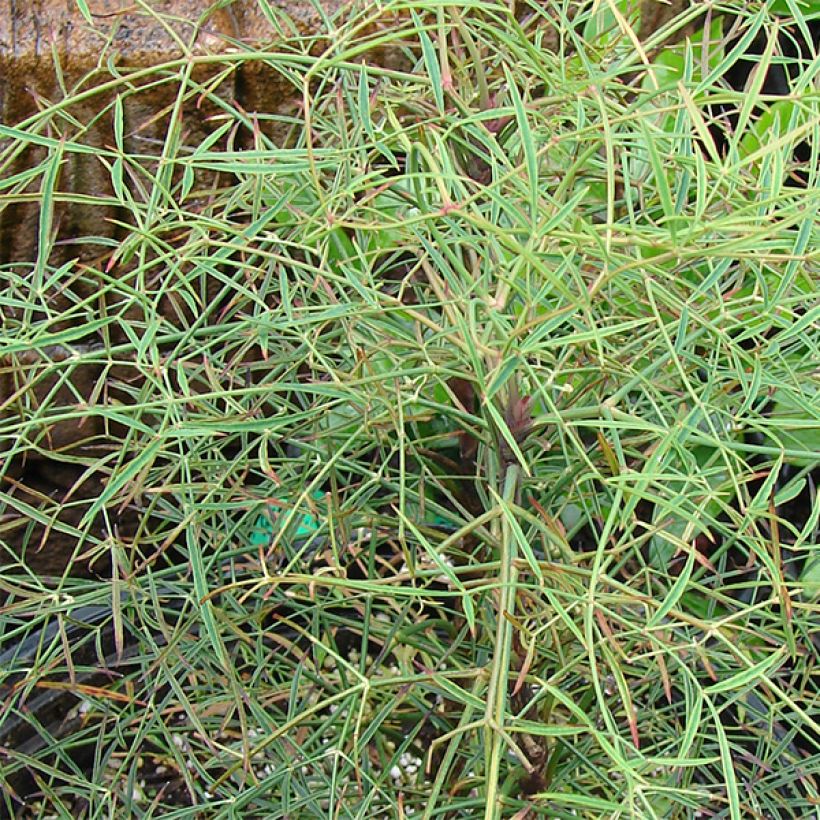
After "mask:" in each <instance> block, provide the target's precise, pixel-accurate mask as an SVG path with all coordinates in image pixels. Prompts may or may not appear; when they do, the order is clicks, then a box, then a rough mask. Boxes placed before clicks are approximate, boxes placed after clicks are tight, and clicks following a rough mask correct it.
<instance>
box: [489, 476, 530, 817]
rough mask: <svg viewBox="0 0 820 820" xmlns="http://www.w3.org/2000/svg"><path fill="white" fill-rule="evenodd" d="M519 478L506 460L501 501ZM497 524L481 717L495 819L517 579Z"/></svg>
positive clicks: (511, 551)
mask: <svg viewBox="0 0 820 820" xmlns="http://www.w3.org/2000/svg"><path fill="white" fill-rule="evenodd" d="M520 478H521V469H520V467H519V465H518V464H510V465H509V466H508V467H507V470H506V472H505V474H504V490H503V498H504V501H506V502H513V501H514V500H515V497H516V495H517V493H518V488H519V484H520ZM501 526H502V530H501V561H500V563H501V577H500V582H501V585H500V587H501V591H500V598H499V602H498V616H497V618H496V633H495V643H494V646H493V661H492V669H491V672H490V684H489V687H488V690H487V711H486V717H485V721H486V741H485V746H486V749H487V753H486V767H487V775H486V777H487V781H486V782H487V803H486V809H485V813H484V817H485V819H486V820H497V818H499V817H501V804H500V802H499V795H498V780H499V777H500V771H501V758H502V756H503V754H504V746H505V744H504V718H505V714H506V707H507V691H508V689H509V685H508V684H509V674H510V647H511V644H512V622H511V621H510V619H509V618H508V617H506V616H507V614H509V615H513V614H514V612H515V593H516V581H517V580H518V570H517V569H516V557H517V555H516V541H515V537H514V536H513V533H512V530H511V528H510V522H509V520H508V519H507V518H506V516H505V517H504V518H502V524H501Z"/></svg>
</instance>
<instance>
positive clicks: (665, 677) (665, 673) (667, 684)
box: [658, 655, 672, 703]
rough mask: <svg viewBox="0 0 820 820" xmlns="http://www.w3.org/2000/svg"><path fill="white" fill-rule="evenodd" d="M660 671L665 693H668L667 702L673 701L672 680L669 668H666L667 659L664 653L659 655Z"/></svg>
mask: <svg viewBox="0 0 820 820" xmlns="http://www.w3.org/2000/svg"><path fill="white" fill-rule="evenodd" d="M658 671H659V672H660V673H661V683H663V693H664V695H666V702H667V703H672V682H671V681H670V680H669V670H668V669H667V668H666V661H665V660H664V659H663V655H658Z"/></svg>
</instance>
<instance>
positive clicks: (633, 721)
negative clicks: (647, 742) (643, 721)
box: [629, 709, 641, 749]
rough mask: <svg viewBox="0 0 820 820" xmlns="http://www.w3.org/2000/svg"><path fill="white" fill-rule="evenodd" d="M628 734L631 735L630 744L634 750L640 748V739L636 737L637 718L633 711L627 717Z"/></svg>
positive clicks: (638, 736)
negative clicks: (633, 746)
mask: <svg viewBox="0 0 820 820" xmlns="http://www.w3.org/2000/svg"><path fill="white" fill-rule="evenodd" d="M629 733H630V734H631V735H632V742H633V743H634V744H635V748H636V749H640V748H641V738H640V735H638V718H637V716H636V715H635V711H634V709H633V710H632V713H631V714H630V715H629Z"/></svg>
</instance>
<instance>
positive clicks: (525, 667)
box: [512, 639, 535, 696]
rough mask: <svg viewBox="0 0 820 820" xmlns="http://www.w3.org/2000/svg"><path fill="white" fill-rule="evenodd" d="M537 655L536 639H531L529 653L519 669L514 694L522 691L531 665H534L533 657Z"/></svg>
mask: <svg viewBox="0 0 820 820" xmlns="http://www.w3.org/2000/svg"><path fill="white" fill-rule="evenodd" d="M534 656H535V640H534V639H530V645H529V646H528V647H527V654H526V656H525V657H524V663H522V664H521V668H520V669H519V670H518V677H517V678H516V679H515V686H513V691H512V693H513V696H515V695H517V694H518V693H519V692H520V691H521V687H522V686H523V685H524V681H525V680H526V678H527V675H528V674H529V671H530V667H531V666H532V659H533V657H534Z"/></svg>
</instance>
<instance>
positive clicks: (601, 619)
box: [595, 609, 623, 654]
mask: <svg viewBox="0 0 820 820" xmlns="http://www.w3.org/2000/svg"><path fill="white" fill-rule="evenodd" d="M595 618H596V620H597V621H598V626H600V627H601V632H603V633H604V635H606V637H607V638H608V639H609V641H610V642H611V643H612V645H613V646H614V647H615V648H616V649H617V650H618V652H619V653H620V654H623V650H622V649H621V645H620V644H619V643H618V639H617V638H616V637H615V635H614V634H613V632H612V628H611V627H610V625H609V621H607V619H606V617H605V616H604V613H603V612H601V610H600V609H596V610H595Z"/></svg>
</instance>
